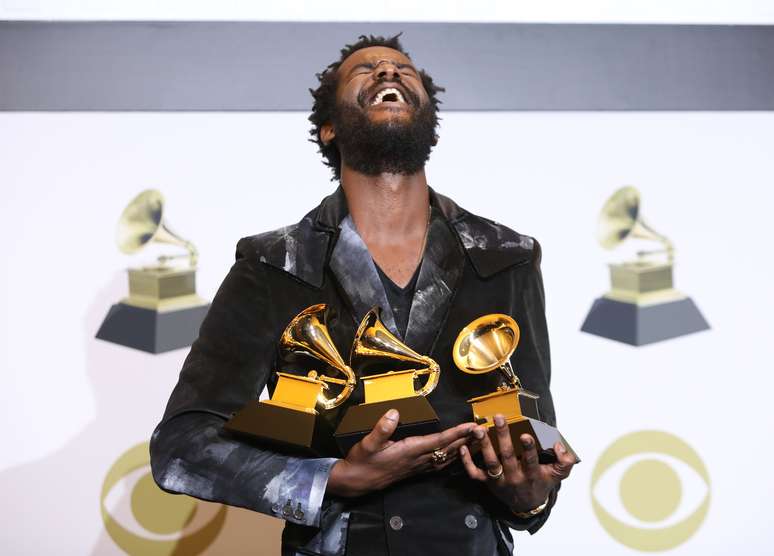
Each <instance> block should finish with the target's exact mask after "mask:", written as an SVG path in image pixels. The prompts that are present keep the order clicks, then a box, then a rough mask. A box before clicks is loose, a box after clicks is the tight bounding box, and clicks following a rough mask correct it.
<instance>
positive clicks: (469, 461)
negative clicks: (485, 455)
mask: <svg viewBox="0 0 774 556" xmlns="http://www.w3.org/2000/svg"><path fill="white" fill-rule="evenodd" d="M460 459H461V460H462V466H463V467H464V468H465V471H466V472H467V474H468V477H470V478H471V479H473V480H476V481H482V482H483V481H486V479H487V476H486V473H484V472H483V471H482V470H481V469H479V468H478V467H477V466H476V464H475V463H473V458H472V457H471V456H470V450H469V449H468V447H467V446H462V447H461V448H460Z"/></svg>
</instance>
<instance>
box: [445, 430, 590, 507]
mask: <svg viewBox="0 0 774 556" xmlns="http://www.w3.org/2000/svg"><path fill="white" fill-rule="evenodd" d="M495 430H496V431H497V443H498V444H499V447H500V458H499V459H498V457H497V454H496V453H495V450H494V447H493V446H492V443H491V442H490V441H489V435H488V434H487V433H486V427H480V426H479V427H476V428H475V429H474V432H473V436H474V437H475V438H476V440H478V441H479V442H480V444H481V454H482V455H483V456H484V465H485V467H486V471H484V470H483V469H479V468H478V467H477V466H476V464H475V463H473V459H472V458H471V457H470V450H469V449H468V448H467V447H465V446H463V447H462V448H460V455H461V457H462V463H463V465H464V466H465V470H466V471H467V473H468V475H469V476H470V478H472V479H475V480H477V481H481V482H485V483H486V484H487V486H488V487H489V490H490V491H492V493H493V494H494V495H495V496H497V497H498V498H499V499H500V500H502V501H503V502H504V503H505V504H506V505H507V506H508V507H509V508H511V510H512V511H514V512H528V511H530V510H532V509H534V508H537V507H538V506H540V505H541V504H542V503H543V502H545V501H546V499H547V498H548V494H549V492H550V491H551V489H552V488H554V487H555V486H556V485H557V484H558V483H559V482H560V481H562V480H564V479H566V478H567V477H568V476H569V475H570V471H571V470H572V466H573V465H575V456H573V455H572V454H571V453H570V452H568V450H567V449H566V448H565V447H564V446H563V445H562V443H561V442H557V443H556V444H555V445H554V450H555V451H556V456H557V460H558V461H557V462H556V463H550V464H543V465H541V464H540V463H538V454H537V450H536V449H535V440H534V439H533V438H532V437H531V436H530V435H528V434H522V435H521V437H520V438H519V440H520V441H521V444H522V446H523V447H524V453H523V454H522V456H521V458H517V457H516V455H515V454H514V450H513V443H512V442H511V433H510V431H509V430H508V424H507V423H506V422H505V418H504V417H503V416H502V415H496V416H495ZM498 475H499V477H498ZM493 476H494V477H497V478H492V477H493Z"/></svg>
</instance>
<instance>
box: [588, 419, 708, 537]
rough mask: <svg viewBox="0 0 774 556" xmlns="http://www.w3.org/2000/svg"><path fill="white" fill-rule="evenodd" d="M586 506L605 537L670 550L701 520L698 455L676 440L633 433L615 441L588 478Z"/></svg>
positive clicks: (704, 500)
mask: <svg viewBox="0 0 774 556" xmlns="http://www.w3.org/2000/svg"><path fill="white" fill-rule="evenodd" d="M591 504H592V507H593V508H594V514H595V515H596V516H597V519H598V520H599V523H600V524H601V525H602V527H603V528H604V529H605V531H607V533H608V534H609V535H610V536H611V537H613V538H614V539H615V540H617V541H618V542H620V543H621V544H624V545H626V546H628V547H629V548H633V549H635V550H641V551H647V552H654V551H661V550H669V549H671V548H674V547H676V546H678V545H680V544H682V543H684V542H685V541H687V540H688V539H689V538H691V537H692V536H693V535H694V534H695V533H696V532H697V531H698V530H699V528H700V527H701V525H702V523H703V522H704V519H705V518H706V517H707V511H708V510H709V505H710V478H709V474H708V473H707V469H706V467H705V466H704V462H702V460H701V458H700V457H699V455H698V454H697V453H696V452H695V451H694V450H693V448H691V447H690V446H689V445H688V444H686V443H685V442H684V441H683V440H681V439H680V438H678V437H676V436H674V435H672V434H669V433H666V432H661V431H638V432H634V433H631V434H627V435H626V436H624V437H622V438H619V439H618V440H616V441H615V442H613V444H611V445H610V446H609V447H608V448H607V449H606V450H605V451H604V452H603V453H602V455H601V456H600V458H599V460H598V461H597V463H596V465H595V466H594V470H593V471H592V474H591Z"/></svg>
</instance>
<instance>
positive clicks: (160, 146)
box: [0, 112, 774, 556]
mask: <svg viewBox="0 0 774 556" xmlns="http://www.w3.org/2000/svg"><path fill="white" fill-rule="evenodd" d="M307 129H308V123H307V121H306V115H305V114H301V113H244V114H238V113H234V114H213V113H203V114H144V113H135V114H107V113H102V114H100V113H89V114H84V113H67V114H65V113H53V114H28V113H17V114H9V113H6V114H0V158H1V159H2V165H0V188H2V199H3V201H2V204H1V205H0V206H1V207H2V208H1V209H0V241H1V242H2V255H3V256H2V262H0V265H2V273H0V280H2V282H0V307H1V308H2V309H1V310H0V357H1V358H2V359H0V362H1V364H2V374H1V375H0V381H1V382H0V401H1V402H2V404H1V405H2V416H3V424H4V431H5V438H4V442H3V446H4V447H3V450H2V451H0V492H3V498H4V504H3V505H2V509H0V521H2V522H3V524H4V527H3V528H2V532H0V547H2V548H3V552H4V553H6V554H41V553H53V552H56V553H59V554H87V553H91V554H114V553H116V554H120V553H121V552H120V550H119V549H118V548H117V547H116V546H115V544H114V543H113V542H112V541H111V539H110V538H109V536H107V535H106V534H105V532H104V530H103V526H102V519H101V517H100V513H99V504H100V488H101V487H102V481H103V478H104V477H105V475H106V473H107V471H108V469H109V468H110V466H111V465H112V464H113V462H115V461H116V459H117V458H118V457H119V456H120V455H121V454H122V453H123V452H124V451H125V450H127V449H129V448H130V447H132V446H134V445H135V444H137V443H140V442H143V441H145V440H147V437H148V436H149V434H150V432H151V430H152V428H153V426H154V425H155V423H156V422H157V420H158V419H159V417H160V415H161V413H162V411H163V407H164V403H165V401H166V398H167V396H168V394H169V392H170V389H171V387H172V386H173V384H174V383H175V381H176V377H177V373H178V371H179V367H180V364H181V362H182V359H183V358H184V356H185V354H186V350H179V351H176V352H172V353H169V354H165V355H159V356H152V355H147V354H144V353H140V352H136V351H133V350H130V349H127V348H123V347H120V346H116V345H112V344H108V343H105V342H101V341H98V340H94V339H93V336H94V333H95V332H96V330H97V327H98V326H99V323H100V322H101V320H102V318H103V317H104V315H105V312H106V311H107V310H108V308H109V306H110V305H111V304H112V303H114V302H116V301H117V300H118V299H119V298H120V297H121V296H123V295H124V294H125V288H126V286H125V274H124V272H123V269H124V268H126V267H127V266H130V265H132V266H134V265H136V264H138V263H139V262H140V261H142V260H147V259H148V256H147V255H138V256H136V257H134V258H131V257H126V256H124V255H122V254H121V253H119V252H118V250H117V248H116V246H115V243H114V227H115V223H116V220H117V218H118V215H119V214H120V212H121V210H122V209H123V207H124V206H125V204H126V203H127V202H128V201H129V200H130V199H131V198H132V197H133V196H134V195H135V194H136V193H138V192H139V191H141V190H143V189H146V188H151V187H154V188H159V189H161V190H162V191H163V192H164V194H165V196H166V198H167V206H168V218H169V221H170V223H171V225H172V226H173V227H174V229H175V230H177V231H179V233H180V234H181V235H183V236H185V237H187V238H190V239H191V240H192V241H194V243H195V244H196V245H197V247H198V248H199V250H200V253H201V256H200V269H199V272H198V277H199V292H200V294H202V295H203V296H205V297H207V298H211V297H212V295H213V294H214V292H215V290H216V289H217V287H218V285H219V283H220V281H221V280H222V278H223V276H224V275H225V273H226V272H227V270H228V268H229V266H230V264H231V262H232V260H233V252H234V245H235V243H236V240H237V239H238V238H240V237H242V236H244V235H248V234H253V233H257V232H260V231H264V230H267V229H272V228H276V227H278V226H281V225H284V224H288V223H291V222H294V221H296V220H298V219H299V218H300V217H301V216H302V215H303V214H305V213H306V212H307V210H308V209H310V208H311V207H313V206H314V205H315V204H316V203H317V202H318V201H319V199H320V198H321V197H322V196H324V195H325V194H327V193H328V192H329V191H331V190H332V189H333V188H334V186H335V184H333V183H331V182H330V181H329V178H328V172H327V170H326V169H325V168H324V167H323V166H322V164H321V163H320V161H319V159H318V155H317V154H316V153H315V148H314V146H313V145H312V144H311V143H308V142H307V141H306V132H307ZM440 135H441V141H440V143H439V145H438V147H437V148H436V150H435V152H434V154H433V156H432V160H431V162H430V165H429V167H428V177H429V181H430V183H431V185H432V186H434V187H435V188H436V189H437V190H438V191H440V192H442V193H444V194H447V195H449V196H451V197H453V198H454V199H455V200H457V201H458V202H459V203H460V204H461V205H462V206H464V207H466V208H468V209H469V210H472V211H474V212H477V213H480V214H483V215H486V216H488V217H491V218H493V219H495V220H498V221H500V222H503V223H505V224H507V225H509V226H511V227H513V228H515V229H517V230H519V231H521V232H524V233H528V234H531V235H534V236H536V237H537V238H538V239H539V240H540V241H541V243H542V245H543V250H544V258H543V271H544V278H545V282H546V292H547V303H548V319H549V327H550V333H551V343H552V355H553V369H554V375H553V384H552V389H553V392H554V397H555V402H556V406H557V411H558V417H559V424H560V428H561V430H562V431H563V433H564V434H565V436H567V438H568V439H569V440H570V441H571V442H572V444H573V446H574V447H575V448H576V450H577V451H578V452H579V453H580V454H581V457H582V458H583V463H582V464H580V465H579V466H578V467H577V468H576V470H575V471H574V472H573V475H572V477H571V478H570V479H569V480H568V481H567V482H566V484H565V486H564V488H563V490H562V494H561V498H560V502H559V504H558V506H557V507H556V509H555V511H554V513H553V515H552V517H551V519H550V520H549V521H548V523H547V524H546V526H545V527H544V528H543V529H542V530H541V531H540V532H539V533H538V534H537V535H536V536H534V537H529V535H526V534H519V535H518V538H517V543H518V546H520V547H521V549H520V553H522V554H537V553H539V552H541V551H543V550H544V549H548V550H549V551H548V552H547V553H549V554H553V553H557V552H558V551H559V550H562V549H571V548H574V549H580V550H581V553H593V554H598V555H608V554H610V555H613V554H616V555H617V554H626V553H634V552H635V551H633V550H631V549H628V548H625V547H624V546H622V545H621V544H619V543H618V542H617V541H615V540H614V539H613V538H611V537H610V536H609V535H608V534H607V533H606V532H605V531H604V529H603V528H602V527H601V525H600V523H599V522H598V521H597V519H596V517H595V515H594V513H593V512H592V508H591V493H590V489H591V480H590V475H591V471H592V469H593V467H594V465H595V463H596V461H597V459H598V458H599V456H600V454H601V453H602V452H603V451H604V450H605V449H606V448H607V447H608V446H609V445H610V444H611V443H612V442H613V441H615V440H616V439H617V438H618V437H620V436H623V435H626V434H629V433H632V432H635V431H640V430H648V429H656V430H663V431H667V432H669V433H671V434H674V435H676V436H678V437H679V438H681V439H682V440H683V441H685V442H686V443H687V444H689V445H690V446H691V447H692V448H693V449H694V450H695V451H696V452H697V453H698V455H699V456H700V458H701V459H702V460H703V462H704V464H705V465H706V468H707V470H708V473H709V477H710V485H709V492H710V493H711V504H710V509H709V514H708V517H707V518H706V520H705V522H704V523H703V525H702V527H701V528H700V529H699V531H698V532H697V533H696V534H695V535H694V536H693V537H692V538H691V539H690V540H688V541H687V542H686V543H684V544H682V545H680V546H679V547H677V548H676V549H675V550H674V551H673V553H674V554H680V555H694V554H695V555H702V556H704V555H708V554H728V553H737V552H744V553H745V554H764V553H767V552H768V551H769V547H768V544H769V543H768V541H769V540H770V538H771V533H770V525H771V523H770V521H771V520H770V515H771V512H770V498H771V494H772V493H773V492H774V479H772V478H771V476H770V474H769V473H768V467H767V465H766V463H767V462H768V461H771V459H772V458H773V457H774V448H772V445H771V442H770V441H769V438H768V437H769V436H770V434H771V432H772V430H774V416H772V412H771V410H770V392H771V389H772V387H774V379H772V376H771V373H772V371H771V361H772V357H773V356H774V347H773V344H772V342H771V333H772V324H771V320H770V315H771V314H772V313H773V312H774V294H772V290H771V287H770V282H771V274H772V271H773V270H774V264H772V262H771V255H770V251H771V246H770V240H769V235H770V228H769V226H768V222H769V220H770V219H769V215H770V210H771V209H770V207H771V205H772V203H774V192H773V189H772V185H774V167H772V164H771V161H772V156H771V153H772V152H773V151H774V114H772V113H679V112H673V113H449V114H444V115H443V121H442V129H441V133H440ZM628 184H631V185H635V186H637V187H638V188H639V189H640V190H641V191H642V194H643V215H644V216H645V218H646V219H647V220H648V221H649V223H650V224H651V225H652V226H653V227H654V228H656V229H657V230H658V231H660V232H662V233H664V234H665V235H667V236H669V237H670V238H671V239H672V240H673V241H674V243H675V245H676V248H677V254H676V260H677V263H676V268H675V276H676V286H677V287H678V288H679V289H681V290H683V291H684V292H686V293H687V294H688V295H690V296H691V297H692V298H693V299H694V300H695V301H696V303H697V304H698V306H699V307H700V309H701V310H702V312H703V314H704V315H705V317H706V318H707V320H708V321H709V323H710V325H711V327H712V329H711V330H710V331H708V332H702V333H699V334H695V335H692V336H687V337H684V338H678V339H674V340H671V341H668V342H664V343H660V344H655V345H651V346H647V347H641V348H633V347H629V346H625V345H622V344H617V343H614V342H611V341H608V340H604V339H601V338H597V337H594V336H589V335H586V334H583V333H581V332H579V328H580V325H581V323H582V321H583V319H584V317H585V315H586V312H587V310H588V308H589V306H590V304H591V302H592V301H593V299H594V298H595V297H597V296H598V295H600V294H601V293H603V292H604V291H605V290H606V289H607V287H608V277H607V271H606V266H605V263H606V262H609V261H613V260H617V259H618V258H619V257H618V255H616V254H614V253H607V252H604V251H603V250H602V249H601V248H600V247H598V246H597V244H596V242H595V239H594V231H595V225H596V217H597V214H598V211H599V209H600V207H601V204H602V203H603V202H604V200H605V199H606V198H607V197H608V195H610V194H611V193H612V192H613V191H614V190H615V189H617V188H618V187H620V186H622V185H628ZM445 372H456V371H454V370H451V369H449V370H445ZM694 483H695V481H694ZM694 483H691V482H690V480H688V479H687V478H686V479H685V482H684V483H683V486H684V492H683V502H685V503H686V504H691V503H693V504H694V505H696V504H697V500H698V501H700V500H701V498H702V497H703V496H704V493H703V492H698V494H697V493H695V492H690V493H689V492H688V491H689V490H690V489H689V488H688V486H689V485H691V484H693V486H692V487H691V488H694V487H696V488H700V489H701V488H707V487H706V485H703V483H702V484H699V485H696V484H694ZM694 490H695V488H694ZM613 498H614V497H613ZM615 503H616V502H615V500H613V502H612V504H613V505H615ZM610 511H611V512H613V511H614V510H613V509H610ZM680 511H683V512H688V513H690V512H691V511H692V508H690V507H689V508H682V509H681V510H680ZM627 519H628V518H627ZM232 521H233V520H232ZM269 521H270V520H269V518H266V519H265V520H262V521H261V523H263V524H264V525H266V524H267V523H268V522H269ZM229 523H231V522H229ZM268 527H269V529H268V530H270V531H273V533H272V534H273V535H274V537H272V538H273V540H272V542H273V543H274V544H271V545H270V546H276V534H277V533H276V532H277V531H278V528H277V524H276V523H275V524H270V525H268ZM237 529H238V528H232V529H231V530H233V531H236V530H237ZM245 531H246V530H245V529H241V530H239V531H238V532H237V533H234V535H237V537H234V538H238V539H242V537H238V535H244V534H245ZM223 534H224V535H225V534H226V532H224V533H223ZM248 534H249V532H248ZM232 537H233V535H232ZM262 542H264V540H256V539H255V538H253V539H246V540H244V541H240V543H237V544H241V545H242V547H243V548H244V549H245V550H246V551H247V550H249V551H251V552H252V553H255V549H256V544H257V543H262ZM210 553H214V554H217V553H224V550H222V549H221V550H220V551H219V550H215V549H213V548H211V552H210ZM258 553H262V552H261V551H259V552H258ZM266 553H268V552H266ZM541 553H545V552H541Z"/></svg>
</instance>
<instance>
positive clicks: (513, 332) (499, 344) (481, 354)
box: [452, 313, 521, 388]
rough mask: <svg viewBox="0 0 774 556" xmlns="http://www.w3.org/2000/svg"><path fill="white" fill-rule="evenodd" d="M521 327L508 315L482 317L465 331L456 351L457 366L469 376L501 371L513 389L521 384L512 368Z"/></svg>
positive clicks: (461, 332)
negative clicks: (512, 357)
mask: <svg viewBox="0 0 774 556" xmlns="http://www.w3.org/2000/svg"><path fill="white" fill-rule="evenodd" d="M520 334H521V333H520V331H519V325H518V324H516V321H515V320H513V319H512V318H511V317H509V316H508V315H502V314H497V313H496V314H491V315H484V316H483V317H479V318H477V319H476V320H474V321H473V322H471V323H470V324H468V325H467V326H466V327H465V328H463V329H462V330H461V331H460V333H459V335H458V336H457V339H456V340H455V342H454V347H453V348H452V357H453V359H454V364H455V365H457V367H458V368H459V370H461V371H462V372H464V373H468V374H483V373H488V372H491V371H494V370H495V369H499V370H500V371H501V372H502V373H503V375H504V377H505V380H506V382H507V386H508V387H511V388H521V381H520V380H519V377H517V376H516V373H515V372H514V371H513V367H512V366H511V361H510V359H511V355H513V352H514V351H515V350H516V346H517V345H519V337H520Z"/></svg>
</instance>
